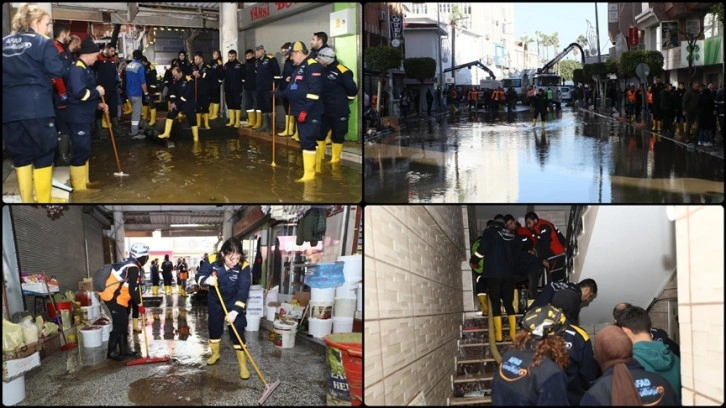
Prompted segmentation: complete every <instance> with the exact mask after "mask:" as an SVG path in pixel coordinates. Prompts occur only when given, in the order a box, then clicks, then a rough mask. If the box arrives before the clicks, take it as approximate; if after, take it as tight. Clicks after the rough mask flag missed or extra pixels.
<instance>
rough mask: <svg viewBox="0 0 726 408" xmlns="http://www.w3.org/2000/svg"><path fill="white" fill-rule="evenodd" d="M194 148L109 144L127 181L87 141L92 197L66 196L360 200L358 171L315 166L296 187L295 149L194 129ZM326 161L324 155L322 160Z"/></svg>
mask: <svg viewBox="0 0 726 408" xmlns="http://www.w3.org/2000/svg"><path fill="white" fill-rule="evenodd" d="M199 136H200V142H199V143H193V142H192V141H191V139H184V138H182V139H180V140H174V139H173V138H172V140H174V142H173V143H171V144H170V145H167V144H166V143H165V142H164V141H162V140H160V139H156V140H154V139H150V138H147V139H146V140H143V141H132V140H128V139H126V140H120V141H119V140H117V141H116V144H117V147H118V151H119V158H120V162H121V166H122V170H123V172H124V173H127V174H128V176H127V177H116V176H114V175H113V173H115V172H118V169H117V165H116V159H115V158H114V153H113V148H112V146H111V143H110V142H109V141H105V142H103V141H101V142H94V146H93V152H92V155H91V159H90V160H91V164H90V167H91V170H90V178H91V180H92V181H94V182H96V181H98V182H100V183H99V184H100V186H99V187H98V190H97V191H94V192H88V193H74V194H72V196H71V200H72V201H73V202H103V203H113V202H133V203H138V202H161V203H163V202H174V203H177V202H178V203H183V202H196V203H200V202H205V203H227V202H245V203H274V202H301V201H314V202H326V203H331V202H335V203H357V202H359V201H360V200H361V183H362V181H361V179H362V176H361V174H360V171H359V170H357V169H352V168H349V167H345V166H340V165H336V166H334V167H333V166H332V165H330V164H328V163H325V161H324V163H323V173H322V175H320V174H318V177H316V179H315V180H314V181H311V182H307V183H296V182H295V181H294V180H295V179H297V178H300V177H301V176H302V173H303V165H302V155H301V153H300V150H299V149H292V148H291V149H285V148H280V145H279V144H278V145H277V148H276V152H275V164H276V167H273V166H271V163H272V144H270V143H267V142H264V141H258V140H256V139H249V138H246V137H242V138H241V139H240V138H236V137H232V138H223V137H219V136H216V137H215V138H212V137H211V136H209V133H207V134H205V133H204V132H203V131H200V135H199ZM326 160H329V157H328V158H326Z"/></svg>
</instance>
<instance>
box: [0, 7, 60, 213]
mask: <svg viewBox="0 0 726 408" xmlns="http://www.w3.org/2000/svg"><path fill="white" fill-rule="evenodd" d="M50 25H51V22H50V14H48V12H47V11H45V10H43V9H42V8H40V7H38V6H31V5H29V4H28V3H23V4H21V5H20V7H18V11H17V13H16V14H15V16H14V17H13V20H12V30H13V32H12V33H11V34H10V35H7V36H6V37H4V38H3V92H2V93H3V133H2V134H3V142H4V148H5V149H6V150H7V152H8V153H9V155H10V158H11V160H12V161H13V166H14V167H15V174H16V175H17V179H18V190H19V193H20V199H21V200H22V202H24V203H32V202H39V203H50V202H51V185H52V181H53V160H54V158H55V150H56V147H57V146H58V132H57V130H56V127H55V109H54V108H53V85H52V82H51V78H59V77H61V76H63V74H64V73H65V68H64V66H63V62H62V61H61V59H60V57H59V55H58V50H57V49H56V48H55V46H54V45H53V39H52V38H50V37H49V36H50V35H51V31H50ZM33 187H35V198H34V197H33Z"/></svg>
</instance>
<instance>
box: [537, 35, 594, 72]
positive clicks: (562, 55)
mask: <svg viewBox="0 0 726 408" xmlns="http://www.w3.org/2000/svg"><path fill="white" fill-rule="evenodd" d="M575 47H577V48H578V49H579V50H580V56H581V57H582V65H585V53H584V52H583V51H582V47H580V44H578V43H572V44H570V45H568V46H567V48H565V49H564V50H562V52H561V53H559V54H557V55H555V57H554V58H552V60H551V61H550V62H548V63H546V64H545V65H544V66H543V67H542V68H540V69H538V70H537V73H538V74H539V73H545V72H549V70H550V69H552V67H554V66H555V64H557V63H558V62H560V60H561V59H562V58H565V55H567V54H569V53H570V51H572V50H574V49H575Z"/></svg>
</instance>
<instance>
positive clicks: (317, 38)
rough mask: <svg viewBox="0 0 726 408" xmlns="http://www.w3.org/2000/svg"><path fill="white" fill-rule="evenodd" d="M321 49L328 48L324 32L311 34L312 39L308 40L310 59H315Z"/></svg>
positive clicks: (326, 36)
mask: <svg viewBox="0 0 726 408" xmlns="http://www.w3.org/2000/svg"><path fill="white" fill-rule="evenodd" d="M323 48H330V46H329V45H328V35H327V34H325V32H324V31H318V32H317V33H313V38H312V39H311V40H310V55H309V57H310V58H317V56H318V53H319V52H320V50H322V49H323Z"/></svg>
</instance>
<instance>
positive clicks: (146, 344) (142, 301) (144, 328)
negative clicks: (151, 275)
mask: <svg viewBox="0 0 726 408" xmlns="http://www.w3.org/2000/svg"><path fill="white" fill-rule="evenodd" d="M139 272H140V273H142V274H143V271H142V270H139ZM142 276H143V275H142ZM138 287H139V300H141V305H142V306H143V305H144V297H143V296H142V295H141V285H138ZM141 324H143V325H144V327H142V328H141V330H142V331H143V332H144V345H145V346H146V358H147V359H148V358H149V339H148V338H147V337H146V313H142V314H141Z"/></svg>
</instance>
